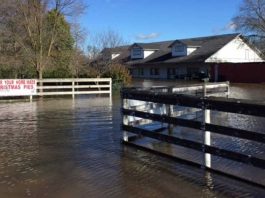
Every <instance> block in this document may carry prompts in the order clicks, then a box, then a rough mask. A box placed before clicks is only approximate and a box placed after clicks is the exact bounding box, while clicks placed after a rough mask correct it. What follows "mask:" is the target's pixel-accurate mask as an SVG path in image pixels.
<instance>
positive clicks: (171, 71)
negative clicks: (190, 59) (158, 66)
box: [167, 68, 176, 75]
mask: <svg viewBox="0 0 265 198" xmlns="http://www.w3.org/2000/svg"><path fill="white" fill-rule="evenodd" d="M167 71H168V74H169V75H176V70H175V68H168V69H167Z"/></svg>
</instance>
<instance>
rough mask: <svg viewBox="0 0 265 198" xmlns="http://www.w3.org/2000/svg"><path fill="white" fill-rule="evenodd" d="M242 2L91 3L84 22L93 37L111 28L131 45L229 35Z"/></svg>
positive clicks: (141, 0) (137, 0)
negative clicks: (233, 18)
mask: <svg viewBox="0 0 265 198" xmlns="http://www.w3.org/2000/svg"><path fill="white" fill-rule="evenodd" d="M241 2H242V0H89V1H88V5H89V7H88V9H87V11H86V14H85V15H83V17H82V18H81V21H80V22H81V25H82V27H84V28H85V29H86V31H87V32H89V33H90V35H91V34H96V33H98V32H102V31H106V30H108V29H111V30H113V31H116V32H118V33H119V34H120V35H122V36H123V38H124V39H125V40H126V41H128V42H130V43H133V42H153V41H161V40H173V39H181V38H190V37H199V36H208V35H214V34H225V33H232V32H234V29H233V28H234V26H233V24H232V23H231V18H232V17H233V16H235V15H236V13H237V11H238V7H239V5H240V4H241ZM88 37H89V35H88ZM87 42H89V41H87Z"/></svg>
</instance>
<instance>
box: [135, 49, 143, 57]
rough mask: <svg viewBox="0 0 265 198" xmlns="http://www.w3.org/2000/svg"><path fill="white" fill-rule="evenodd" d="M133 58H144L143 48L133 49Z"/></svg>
mask: <svg viewBox="0 0 265 198" xmlns="http://www.w3.org/2000/svg"><path fill="white" fill-rule="evenodd" d="M133 56H137V57H138V56H142V49H141V48H133Z"/></svg>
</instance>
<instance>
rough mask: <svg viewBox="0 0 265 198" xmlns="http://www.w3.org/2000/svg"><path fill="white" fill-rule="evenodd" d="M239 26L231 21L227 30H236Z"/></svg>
mask: <svg viewBox="0 0 265 198" xmlns="http://www.w3.org/2000/svg"><path fill="white" fill-rule="evenodd" d="M236 28H237V25H236V24H235V23H234V22H230V23H229V24H227V26H226V29H227V30H232V31H235V30H236Z"/></svg>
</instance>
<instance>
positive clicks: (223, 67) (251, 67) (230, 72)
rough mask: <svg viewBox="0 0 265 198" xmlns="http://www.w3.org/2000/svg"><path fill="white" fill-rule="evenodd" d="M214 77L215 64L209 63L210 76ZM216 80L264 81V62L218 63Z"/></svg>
mask: <svg viewBox="0 0 265 198" xmlns="http://www.w3.org/2000/svg"><path fill="white" fill-rule="evenodd" d="M214 77H215V65H211V78H212V79H214ZM218 81H230V82H236V83H264V82H265V63H264V62H263V63H218Z"/></svg>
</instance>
